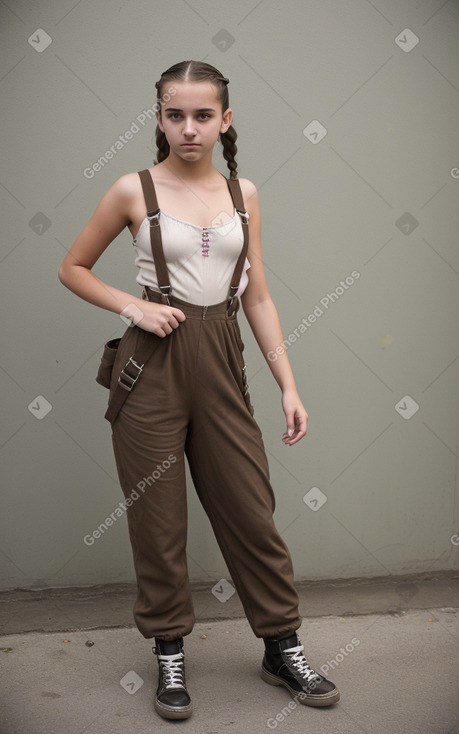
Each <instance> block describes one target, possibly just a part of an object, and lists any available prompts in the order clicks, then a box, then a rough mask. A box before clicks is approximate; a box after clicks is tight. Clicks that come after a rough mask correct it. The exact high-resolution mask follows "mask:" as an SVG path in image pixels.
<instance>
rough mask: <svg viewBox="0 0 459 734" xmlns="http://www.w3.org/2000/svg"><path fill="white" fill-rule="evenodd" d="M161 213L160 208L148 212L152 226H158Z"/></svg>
mask: <svg viewBox="0 0 459 734" xmlns="http://www.w3.org/2000/svg"><path fill="white" fill-rule="evenodd" d="M160 214H161V211H160V210H159V209H156V210H155V211H154V212H153V213H152V214H149V213H148V212H147V219H148V221H149V222H150V227H153V226H154V227H156V226H157V225H158V224H159V215H160ZM154 219H156V222H153V220H154Z"/></svg>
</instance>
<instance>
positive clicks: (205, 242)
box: [201, 227, 209, 257]
mask: <svg viewBox="0 0 459 734" xmlns="http://www.w3.org/2000/svg"><path fill="white" fill-rule="evenodd" d="M201 252H202V256H203V257H209V232H208V231H207V227H203V228H202V250H201Z"/></svg>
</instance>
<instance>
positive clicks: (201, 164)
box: [163, 150, 220, 182]
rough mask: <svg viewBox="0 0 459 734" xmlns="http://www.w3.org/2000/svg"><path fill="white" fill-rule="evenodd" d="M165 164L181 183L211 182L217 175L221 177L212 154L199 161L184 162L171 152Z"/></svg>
mask: <svg viewBox="0 0 459 734" xmlns="http://www.w3.org/2000/svg"><path fill="white" fill-rule="evenodd" d="M163 164H164V166H165V167H166V168H167V170H168V171H169V172H170V173H171V174H172V175H173V176H174V177H175V178H179V179H180V180H181V181H190V182H191V181H203V180H207V181H209V180H210V179H212V178H214V177H215V174H218V176H219V177H220V173H219V172H218V171H217V169H216V168H215V166H214V165H213V163H212V153H211V152H210V153H209V155H207V156H206V157H205V158H202V159H201V160H199V161H184V160H183V158H179V156H178V155H176V154H175V153H174V152H173V151H172V150H171V151H170V152H169V155H168V156H167V158H166V159H165V160H164V161H163Z"/></svg>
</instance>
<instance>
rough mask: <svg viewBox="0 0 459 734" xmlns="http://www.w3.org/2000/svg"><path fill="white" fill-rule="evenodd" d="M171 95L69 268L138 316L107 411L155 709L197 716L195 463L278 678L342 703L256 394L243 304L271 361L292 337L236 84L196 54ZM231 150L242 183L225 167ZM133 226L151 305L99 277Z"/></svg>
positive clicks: (290, 437) (277, 371)
mask: <svg viewBox="0 0 459 734" xmlns="http://www.w3.org/2000/svg"><path fill="white" fill-rule="evenodd" d="M156 89H157V108H158V112H157V129H156V142H157V148H158V154H157V163H156V165H154V166H153V167H152V168H151V169H149V170H148V171H147V172H146V173H145V172H143V174H142V178H143V180H141V177H140V176H139V174H138V173H130V174H127V175H125V176H122V177H121V178H120V179H118V180H117V181H116V182H115V183H114V185H113V186H112V187H111V188H110V189H109V191H108V192H107V193H106V194H105V196H104V197H103V198H102V200H101V202H100V203H99V205H98V207H97V209H96V211H95V212H94V214H93V216H92V218H91V219H90V221H89V222H88V224H87V225H86V226H85V228H84V229H83V231H82V232H81V234H80V235H79V236H78V237H77V239H76V240H75V242H74V244H73V246H72V248H71V249H70V251H69V253H68V255H67V256H66V257H65V259H64V261H63V263H62V265H61V268H60V271H59V277H60V280H61V281H62V283H63V284H64V285H65V286H67V288H69V289H70V290H71V291H73V292H74V293H76V294H77V295H78V296H80V297H81V298H84V299H85V300H87V301H89V302H90V303H93V304H95V305H96V306H99V307H101V308H105V309H108V310H109V311H113V312H114V313H118V314H124V315H126V316H128V317H129V318H131V320H132V321H133V325H132V327H130V328H128V329H127V331H126V333H125V334H124V336H123V338H122V340H121V343H120V344H119V347H118V349H117V352H116V358H115V361H114V366H113V372H112V378H111V385H110V401H111V404H112V405H113V404H114V403H115V402H116V401H118V400H119V396H120V395H121V394H122V396H123V397H124V401H122V405H121V407H119V403H117V405H118V408H117V411H115V413H117V414H116V415H113V414H111V415H110V416H109V415H108V414H107V417H108V418H109V420H110V422H111V424H112V437H113V447H114V452H115V458H116V464H117V469H118V474H119V480H120V484H121V487H122V489H123V492H124V494H125V496H126V497H130V498H131V502H130V507H129V509H128V511H127V516H128V526H129V535H130V540H131V544H132V550H133V560H134V566H135V572H136V577H137V584H138V594H137V599H136V602H135V605H134V617H135V621H136V624H137V626H138V629H139V630H140V632H141V634H142V635H143V636H144V637H145V638H149V639H151V638H153V637H154V638H155V647H154V648H153V652H154V653H155V654H156V655H157V659H158V663H159V682H158V688H157V691H156V697H155V708H156V711H157V712H158V713H159V714H160V715H161V716H163V717H165V718H168V719H184V718H187V717H188V716H190V715H191V712H192V704H191V700H190V696H189V693H188V691H187V688H186V682H185V667H184V653H183V637H184V636H185V635H187V634H189V633H190V632H191V630H192V628H193V624H194V621H195V617H194V613H193V605H192V599H191V594H190V587H189V580H188V572H187V562H186V532H187V508H186V487H185V466H184V454H186V456H187V460H188V463H189V467H190V471H191V475H192V478H193V483H194V485H195V488H196V491H197V493H198V496H199V498H200V501H201V503H202V505H203V507H204V509H205V512H206V513H207V515H208V517H209V519H210V522H211V524H212V527H213V530H214V532H215V536H216V539H217V541H218V544H219V546H220V548H221V551H222V554H223V557H224V559H225V561H226V564H227V566H228V569H229V572H230V575H231V579H232V581H233V583H234V585H235V587H236V589H237V591H238V594H239V596H240V599H241V601H242V604H243V606H244V610H245V612H246V615H247V619H248V621H249V624H250V625H251V627H252V630H253V632H254V634H255V635H256V636H257V637H261V638H262V639H263V640H264V644H265V655H264V658H263V663H262V669H261V675H262V678H263V680H265V681H266V682H267V683H270V684H271V685H275V686H278V685H283V686H285V687H286V688H287V689H288V690H289V691H290V693H291V694H292V695H293V696H294V697H295V698H296V700H300V701H301V703H304V704H307V705H310V706H328V705H330V704H333V703H336V702H337V701H338V699H339V692H338V690H337V688H336V686H335V685H334V684H333V683H331V682H330V681H328V680H326V679H325V678H323V677H322V676H320V675H318V674H317V673H315V672H314V670H312V668H311V667H310V666H309V665H308V663H307V661H306V659H305V657H304V652H303V646H302V645H301V642H300V640H299V639H298V636H297V633H296V630H297V629H298V628H299V627H300V625H301V618H300V616H299V610H298V595H297V592H296V590H295V587H294V584H293V570H292V564H291V559H290V555H289V551H288V549H287V547H286V546H285V544H284V542H283V540H282V539H281V537H280V535H279V533H278V532H277V530H276V528H275V526H274V523H273V512H274V495H273V491H272V488H271V485H270V482H269V474H268V465H267V460H266V454H265V451H264V447H263V441H262V437H261V432H260V429H259V427H258V425H257V423H256V421H255V419H254V417H253V409H252V406H251V404H250V398H249V395H248V392H247V383H246V378H245V365H244V358H243V356H242V350H243V348H244V347H243V343H242V341H241V335H240V330H239V326H238V322H237V315H236V312H237V310H238V307H239V298H240V301H241V303H242V306H243V310H244V313H245V315H246V317H247V320H248V322H249V324H250V327H251V329H252V331H253V333H254V336H255V338H256V340H257V342H258V344H259V346H260V349H261V351H262V353H263V354H264V355H265V357H266V355H267V354H269V353H270V352H271V351H272V350H275V349H276V347H277V346H278V345H279V344H281V342H282V340H283V336H282V332H281V326H280V322H279V318H278V314H277V311H276V308H275V306H274V304H273V302H272V300H271V297H270V294H269V292H268V288H267V284H266V279H265V272H264V267H263V258H262V251H261V244H260V211H259V204H258V198H257V191H256V188H255V186H254V185H253V184H252V183H251V182H250V181H248V180H247V179H237V178H236V175H237V164H236V160H235V154H236V152H237V148H236V144H235V141H236V137H237V135H236V132H235V130H234V128H233V126H232V124H231V123H232V119H233V114H232V110H231V109H230V107H229V100H228V79H226V78H225V77H223V76H222V75H221V73H220V72H219V71H218V70H217V69H215V68H214V67H212V66H209V65H208V64H205V63H201V62H196V61H184V62H181V63H179V64H176V65H174V66H172V67H171V68H170V69H168V70H167V71H166V72H164V73H163V74H162V75H161V78H160V80H159V82H157V83H156ZM217 141H220V142H221V143H222V146H223V155H224V158H225V160H226V162H227V165H228V168H229V171H230V181H229V182H228V180H227V179H225V178H224V176H222V174H221V173H219V172H218V170H217V169H216V168H215V167H214V165H213V163H212V153H213V150H214V147H215V144H216V143H217ZM239 185H240V188H239ZM238 191H242V198H240V197H238ZM155 194H156V195H157V202H158V204H157V205H156V202H155V201H154V195H155ZM146 213H147V214H148V216H146ZM125 227H128V228H129V230H130V232H131V234H132V237H133V239H134V241H133V244H134V246H135V253H136V264H137V265H138V267H139V273H138V276H137V282H138V283H139V284H140V285H141V286H142V287H143V292H142V295H141V296H138V297H137V296H132V295H130V294H129V293H125V292H124V291H121V290H118V289H117V288H114V287H113V286H111V285H109V284H108V283H105V282H103V281H101V280H100V279H99V278H98V277H97V276H96V275H95V274H94V273H93V272H92V268H93V266H94V264H95V263H96V262H97V260H98V259H99V258H100V256H101V255H102V253H103V252H104V250H105V249H106V248H107V247H108V246H109V245H110V243H111V242H112V241H113V240H114V239H115V238H116V237H117V236H118V235H119V234H120V232H122V231H123V229H124V228H125ZM154 237H156V245H155V247H156V248H157V249H156V250H154V251H155V252H156V256H155V257H154V255H153V250H152V241H153V239H154ZM158 239H159V243H160V244H159V245H158ZM247 242H248V251H247V250H244V244H245V247H247ZM245 252H247V257H244V255H245ZM163 258H164V261H163ZM241 258H242V260H241ZM238 261H239V266H237V263H238ZM163 266H164V267H163ZM164 271H166V273H164ZM278 351H279V350H278ZM139 354H142V359H141V362H142V364H139V361H137V360H139ZM145 354H147V357H145V356H144V355H145ZM136 357H137V359H136ZM267 361H268V365H269V367H270V369H271V372H272V374H273V376H274V378H275V380H276V381H277V383H278V384H279V387H280V389H281V392H282V408H283V411H284V413H285V418H286V430H285V433H284V434H283V435H282V441H283V442H284V444H286V445H287V446H293V445H294V444H296V443H298V441H300V439H302V438H303V436H304V435H305V434H306V429H307V418H308V416H307V413H306V411H305V409H304V407H303V405H302V403H301V401H300V398H299V396H298V392H297V388H296V386H295V381H294V378H293V374H292V370H291V367H290V364H289V360H288V357H287V354H286V352H285V351H284V352H283V353H282V354H280V355H279V358H278V359H277V360H276V361H269V360H267ZM137 378H138V379H137ZM152 477H155V480H154V481H153V480H152ZM148 478H149V479H150V480H149V481H148ZM133 497H134V499H133Z"/></svg>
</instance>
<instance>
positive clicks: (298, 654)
mask: <svg viewBox="0 0 459 734" xmlns="http://www.w3.org/2000/svg"><path fill="white" fill-rule="evenodd" d="M284 652H285V653H286V654H287V655H288V656H289V658H290V660H291V661H292V663H293V665H294V667H295V668H296V669H297V670H298V672H299V673H300V675H301V676H302V677H303V678H305V679H306V682H307V683H311V682H312V681H313V680H321V676H320V675H319V674H318V673H316V672H315V670H313V669H312V668H311V667H310V665H308V662H307V660H306V658H305V657H304V654H303V652H304V647H303V645H299V646H298V647H289V648H288V650H284Z"/></svg>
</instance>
